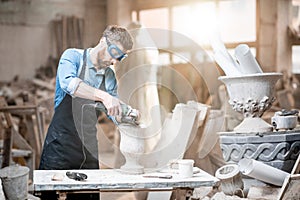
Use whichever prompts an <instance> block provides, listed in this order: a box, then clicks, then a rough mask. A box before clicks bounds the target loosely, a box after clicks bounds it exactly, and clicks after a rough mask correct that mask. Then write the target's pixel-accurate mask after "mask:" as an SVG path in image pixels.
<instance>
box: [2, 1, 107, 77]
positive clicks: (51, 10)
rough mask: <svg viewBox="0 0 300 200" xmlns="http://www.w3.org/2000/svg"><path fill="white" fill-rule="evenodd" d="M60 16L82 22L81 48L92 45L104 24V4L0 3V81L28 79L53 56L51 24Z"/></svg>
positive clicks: (56, 2) (91, 2)
mask: <svg viewBox="0 0 300 200" xmlns="http://www.w3.org/2000/svg"><path fill="white" fill-rule="evenodd" d="M62 15H66V16H73V15H74V16H76V17H80V18H84V42H83V43H84V47H88V46H91V45H94V44H96V43H97V42H98V40H99V35H100V34H101V33H102V31H103V30H104V28H105V26H106V24H107V23H106V22H107V19H106V0H20V1H7V2H0V81H10V80H12V79H13V77H14V76H16V75H19V77H20V78H21V79H29V78H32V77H33V76H34V74H35V69H37V68H39V67H40V66H42V65H45V64H46V62H47V59H48V57H49V56H50V55H52V56H54V55H56V54H55V53H56V52H55V43H54V41H53V32H52V29H51V21H52V20H55V19H58V18H60V17H61V16H62Z"/></svg>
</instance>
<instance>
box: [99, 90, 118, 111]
mask: <svg viewBox="0 0 300 200" xmlns="http://www.w3.org/2000/svg"><path fill="white" fill-rule="evenodd" d="M102 103H103V104H104V106H105V107H106V109H107V114H108V115H110V116H121V115H122V107H121V101H120V100H119V99H118V98H116V97H113V96H111V95H109V94H108V93H107V95H106V97H105V98H104V99H103V101H102Z"/></svg>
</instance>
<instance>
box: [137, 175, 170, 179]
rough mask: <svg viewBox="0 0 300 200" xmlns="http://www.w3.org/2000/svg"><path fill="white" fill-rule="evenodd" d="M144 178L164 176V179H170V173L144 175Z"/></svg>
mask: <svg viewBox="0 0 300 200" xmlns="http://www.w3.org/2000/svg"><path fill="white" fill-rule="evenodd" d="M143 177H144V178H164V179H171V178H172V175H144V176H143Z"/></svg>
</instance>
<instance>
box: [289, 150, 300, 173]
mask: <svg viewBox="0 0 300 200" xmlns="http://www.w3.org/2000/svg"><path fill="white" fill-rule="evenodd" d="M291 174H300V154H299V155H298V158H297V160H296V162H295V164H294V167H293V170H292V172H291Z"/></svg>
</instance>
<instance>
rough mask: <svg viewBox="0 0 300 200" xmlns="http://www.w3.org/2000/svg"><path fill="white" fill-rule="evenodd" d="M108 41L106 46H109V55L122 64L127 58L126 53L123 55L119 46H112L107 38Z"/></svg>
mask: <svg viewBox="0 0 300 200" xmlns="http://www.w3.org/2000/svg"><path fill="white" fill-rule="evenodd" d="M105 39H106V44H107V46H108V47H107V51H108V53H109V55H110V56H111V57H112V58H113V59H116V60H118V61H119V62H121V61H122V60H123V59H124V58H126V57H127V54H126V53H123V51H121V49H119V47H117V45H115V44H112V43H111V42H110V41H109V40H108V39H107V37H106V36H105Z"/></svg>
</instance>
